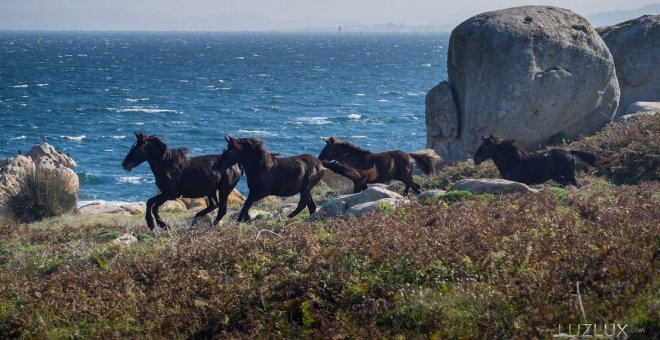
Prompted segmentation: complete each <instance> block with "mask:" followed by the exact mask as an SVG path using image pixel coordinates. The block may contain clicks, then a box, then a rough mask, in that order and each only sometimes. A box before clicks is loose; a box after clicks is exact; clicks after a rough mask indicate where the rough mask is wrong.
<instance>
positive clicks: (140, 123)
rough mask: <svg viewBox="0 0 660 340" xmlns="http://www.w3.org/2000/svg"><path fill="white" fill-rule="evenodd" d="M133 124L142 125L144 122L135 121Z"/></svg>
mask: <svg viewBox="0 0 660 340" xmlns="http://www.w3.org/2000/svg"><path fill="white" fill-rule="evenodd" d="M135 125H144V122H137V123H135Z"/></svg>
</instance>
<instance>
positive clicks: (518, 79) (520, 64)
mask: <svg viewBox="0 0 660 340" xmlns="http://www.w3.org/2000/svg"><path fill="white" fill-rule="evenodd" d="M447 64H448V75H449V80H448V82H446V83H445V82H443V83H441V84H440V85H438V86H436V87H435V88H434V89H432V90H431V91H430V92H429V94H428V95H427V98H426V104H427V107H426V115H427V117H426V122H427V124H428V125H427V133H428V135H427V147H433V148H434V149H435V150H436V152H437V153H438V154H439V155H440V156H442V158H443V159H444V160H445V161H457V160H464V159H467V158H471V157H472V155H473V154H474V152H475V151H476V149H477V148H478V147H479V145H480V144H481V137H482V136H483V135H488V134H494V135H499V136H504V137H507V138H515V139H517V140H518V141H519V142H521V143H522V144H538V143H543V142H544V141H546V140H547V139H548V138H549V137H551V136H552V135H554V134H556V133H558V132H565V133H567V135H568V136H569V137H575V136H577V135H579V134H583V133H590V132H593V131H594V130H595V129H598V128H600V127H602V126H603V125H604V124H606V123H607V122H609V121H610V120H611V119H612V117H613V116H614V113H615V111H616V108H617V105H618V100H619V95H620V94H619V86H618V82H617V79H616V76H615V71H614V62H613V60H612V56H611V55H610V52H609V50H608V49H607V46H606V45H605V43H604V42H603V41H602V39H601V38H600V36H599V35H598V34H597V33H596V32H595V31H594V30H593V29H592V27H591V26H590V24H589V22H588V21H587V20H586V19H584V18H583V17H581V16H579V15H577V14H575V13H573V12H571V11H568V10H565V9H561V8H555V7H547V6H524V7H516V8H509V9H504V10H500V11H494V12H488V13H483V14H480V15H477V16H475V17H472V18H470V19H468V20H467V21H465V22H463V23H462V24H460V25H459V26H458V27H456V29H454V31H453V32H452V35H451V38H450V42H449V51H448V60H447ZM452 102H453V105H454V106H455V107H456V113H457V116H456V117H454V110H453V108H452Z"/></svg>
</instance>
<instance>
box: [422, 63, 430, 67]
mask: <svg viewBox="0 0 660 340" xmlns="http://www.w3.org/2000/svg"><path fill="white" fill-rule="evenodd" d="M422 67H431V64H422Z"/></svg>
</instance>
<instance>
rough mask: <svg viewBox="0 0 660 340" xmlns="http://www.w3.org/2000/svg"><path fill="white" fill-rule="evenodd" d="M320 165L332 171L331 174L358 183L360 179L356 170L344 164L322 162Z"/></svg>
mask: <svg viewBox="0 0 660 340" xmlns="http://www.w3.org/2000/svg"><path fill="white" fill-rule="evenodd" d="M321 163H323V166H324V167H326V168H328V169H330V170H332V172H334V173H336V174H338V175H341V176H344V177H346V178H348V179H350V180H352V181H359V180H361V179H362V176H361V175H360V173H359V172H357V170H355V169H354V168H352V167H350V166H348V165H346V164H345V163H342V162H338V161H335V160H333V161H326V160H322V161H321Z"/></svg>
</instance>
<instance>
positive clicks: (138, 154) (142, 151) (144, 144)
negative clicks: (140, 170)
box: [121, 132, 167, 171]
mask: <svg viewBox="0 0 660 340" xmlns="http://www.w3.org/2000/svg"><path fill="white" fill-rule="evenodd" d="M135 138H136V141H135V143H134V144H133V146H132V147H131V150H129V151H128V154H127V155H126V157H125V158H124V161H123V162H121V166H122V168H124V170H126V171H131V170H132V169H133V168H135V167H136V166H138V165H140V164H142V163H143V162H145V161H147V160H148V159H149V157H151V156H152V155H153V154H154V153H156V152H158V153H161V154H162V153H163V152H165V151H166V150H167V146H166V145H165V144H164V143H163V142H162V141H161V140H160V139H159V138H158V137H156V136H146V135H144V134H143V133H142V132H135Z"/></svg>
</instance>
